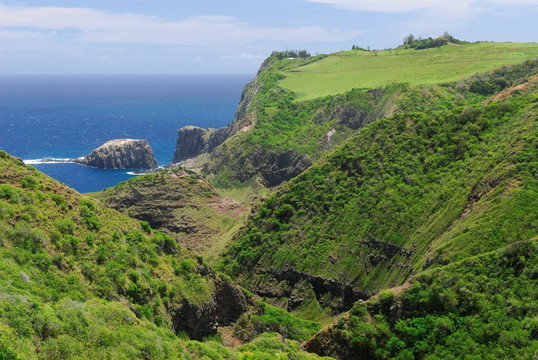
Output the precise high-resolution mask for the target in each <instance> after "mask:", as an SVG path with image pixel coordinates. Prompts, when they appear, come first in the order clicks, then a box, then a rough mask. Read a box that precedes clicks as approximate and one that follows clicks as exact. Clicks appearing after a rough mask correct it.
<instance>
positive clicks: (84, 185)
mask: <svg viewBox="0 0 538 360" xmlns="http://www.w3.org/2000/svg"><path fill="white" fill-rule="evenodd" d="M252 78H253V75H244V74H242V75H2V76H0V149H2V150H5V151H7V152H9V153H10V154H12V155H14V156H17V157H20V158H22V159H23V160H25V161H26V162H27V163H29V164H32V165H33V166H35V167H36V168H37V169H38V170H40V171H42V172H44V173H46V174H48V175H49V176H51V177H53V178H55V179H57V180H59V181H61V182H63V183H65V184H67V185H68V186H70V187H72V188H74V189H75V190H77V191H79V192H82V193H84V192H92V191H99V190H102V189H104V188H105V187H109V186H114V185H116V184H117V183H119V182H120V181H124V180H127V179H128V178H130V177H131V176H132V175H129V174H128V172H129V171H128V170H100V169H94V168H89V167H85V166H82V165H78V164H74V163H42V162H41V161H40V160H41V159H46V158H56V159H66V158H76V157H79V156H84V155H86V154H88V153H89V152H90V151H92V150H93V149H95V148H97V147H99V146H100V145H102V144H104V143H105V142H107V141H108V140H112V139H120V138H132V139H146V140H147V141H148V142H149V144H150V145H151V147H152V149H153V152H154V154H155V157H156V159H157V162H158V163H159V165H166V164H169V163H170V162H171V160H172V157H173V154H174V149H175V145H176V139H177V130H178V129H179V128H181V127H183V126H186V125H196V126H200V127H203V128H219V127H222V126H226V125H227V124H229V123H230V122H231V121H232V120H233V117H234V113H235V110H236V108H237V105H238V103H239V100H240V97H241V90H242V88H243V86H244V85H245V84H246V83H247V82H248V81H250V80H251V79H252Z"/></svg>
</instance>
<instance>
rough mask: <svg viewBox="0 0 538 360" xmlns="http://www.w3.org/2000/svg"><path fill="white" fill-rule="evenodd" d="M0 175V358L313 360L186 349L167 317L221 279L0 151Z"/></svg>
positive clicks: (280, 346)
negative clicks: (278, 358)
mask: <svg viewBox="0 0 538 360" xmlns="http://www.w3.org/2000/svg"><path fill="white" fill-rule="evenodd" d="M0 174H1V175H0V358H1V359H23V358H24V359H89V358H91V359H100V358H103V359H104V358H114V359H143V358H145V359H184V358H193V357H204V356H206V357H209V358H212V359H243V358H245V359H259V358H276V357H277V356H285V355H284V354H286V353H288V354H290V356H291V358H294V359H307V358H315V357H312V356H310V355H307V354H304V353H303V352H302V351H301V350H300V346H299V344H298V343H297V342H294V341H291V340H286V339H283V338H282V337H281V336H280V335H271V334H264V335H261V336H260V337H258V338H255V339H254V342H253V343H251V344H246V345H244V347H241V348H238V349H227V348H225V347H224V346H223V345H222V344H221V343H220V342H219V341H217V340H218V338H217V339H215V340H211V341H208V342H203V343H202V342H197V341H191V340H188V338H187V335H185V333H183V332H181V331H180V330H181V329H180V327H181V325H182V324H179V323H175V324H173V322H174V321H173V318H174V316H175V315H174V314H175V312H177V311H179V310H181V304H185V301H188V302H189V303H191V304H194V305H196V304H203V303H205V302H206V301H207V300H208V298H210V297H211V296H212V295H211V294H212V292H213V291H214V288H215V279H219V281H226V280H225V279H224V278H222V279H221V278H220V276H219V275H212V274H211V272H210V271H209V273H208V271H207V269H208V267H207V265H205V264H203V262H202V260H201V258H200V257H199V256H197V255H195V254H193V253H192V252H190V251H188V250H186V249H184V248H181V247H180V246H179V245H178V244H177V242H176V241H175V240H174V239H173V238H172V237H170V236H168V235H166V234H164V233H161V232H158V231H155V230H152V229H151V227H150V226H149V225H148V224H147V223H144V222H139V221H137V220H134V219H131V218H129V217H127V216H125V215H123V214H121V213H118V212H116V211H114V210H111V209H109V208H106V207H105V206H103V205H101V204H100V203H99V202H97V201H95V200H90V199H89V198H87V197H83V196H81V195H79V194H78V193H76V192H74V191H73V190H71V189H69V188H67V187H66V186H64V185H62V184H60V183H58V182H56V181H54V180H52V179H51V178H49V177H47V176H46V175H44V174H42V173H40V172H38V171H37V170H35V169H34V168H32V167H29V166H25V165H24V164H23V163H22V162H21V161H20V160H18V159H16V158H13V157H11V156H10V155H8V154H7V153H5V152H4V151H1V152H0ZM174 326H175V330H176V332H177V334H176V333H174V331H172V330H171V329H174ZM178 335H179V336H178ZM278 354H280V355H278Z"/></svg>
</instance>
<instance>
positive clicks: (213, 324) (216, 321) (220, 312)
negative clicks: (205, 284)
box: [172, 278, 248, 340]
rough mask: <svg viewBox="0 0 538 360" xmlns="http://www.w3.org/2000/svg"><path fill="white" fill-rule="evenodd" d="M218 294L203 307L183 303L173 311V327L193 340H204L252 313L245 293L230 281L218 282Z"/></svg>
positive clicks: (218, 279)
mask: <svg viewBox="0 0 538 360" xmlns="http://www.w3.org/2000/svg"><path fill="white" fill-rule="evenodd" d="M214 281H215V291H214V293H213V294H212V295H211V297H210V298H209V300H208V301H207V302H205V303H203V304H193V303H191V302H189V301H188V300H187V299H183V300H182V302H181V304H180V306H179V307H178V308H177V309H176V310H175V311H173V316H172V324H173V326H174V330H175V331H176V332H180V331H185V333H186V334H187V335H189V337H190V338H191V339H196V340H200V339H202V338H203V337H207V336H210V335H214V334H216V332H217V327H218V326H227V325H230V324H232V323H233V322H235V321H237V320H238V319H239V318H240V317H241V315H242V314H243V313H244V312H246V311H247V310H248V303H247V299H246V298H245V295H244V294H243V292H242V291H241V289H240V288H239V287H238V286H237V285H235V284H233V283H232V282H230V281H227V280H225V279H222V278H217V279H215V280H214Z"/></svg>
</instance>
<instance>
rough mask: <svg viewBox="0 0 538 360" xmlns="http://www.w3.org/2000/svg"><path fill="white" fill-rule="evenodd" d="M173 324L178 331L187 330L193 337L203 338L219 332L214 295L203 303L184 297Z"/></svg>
mask: <svg viewBox="0 0 538 360" xmlns="http://www.w3.org/2000/svg"><path fill="white" fill-rule="evenodd" d="M172 325H173V326H174V330H175V331H176V332H180V331H185V333H186V334H187V335H189V337H190V338H191V339H195V340H201V339H202V338H203V337H207V336H210V335H214V334H215V333H216V332H217V325H218V323H217V303H216V301H215V298H214V297H213V296H212V297H211V298H209V301H208V302H206V303H203V304H201V305H197V304H193V303H191V302H189V301H188V300H187V299H183V301H182V302H181V306H180V307H179V308H178V309H177V310H176V311H175V312H174V313H173V315H172Z"/></svg>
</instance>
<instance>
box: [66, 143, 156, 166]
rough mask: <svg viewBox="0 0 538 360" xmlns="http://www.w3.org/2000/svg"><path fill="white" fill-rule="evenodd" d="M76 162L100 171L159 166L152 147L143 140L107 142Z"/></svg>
mask: <svg viewBox="0 0 538 360" xmlns="http://www.w3.org/2000/svg"><path fill="white" fill-rule="evenodd" d="M75 162H77V163H79V164H82V165H87V166H91V167H96V168H99V169H154V168H156V167H157V166H158V164H157V160H155V156H154V155H153V150H152V149H151V146H150V145H149V144H148V142H147V141H146V140H143V139H116V140H110V141H107V142H106V143H105V144H103V145H101V146H99V147H98V148H97V149H95V150H93V151H92V152H91V153H89V154H88V155H86V156H84V157H79V158H77V159H75Z"/></svg>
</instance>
